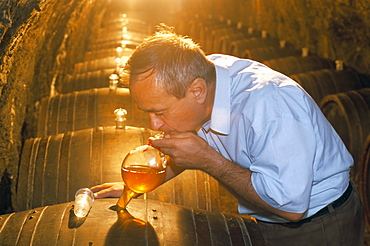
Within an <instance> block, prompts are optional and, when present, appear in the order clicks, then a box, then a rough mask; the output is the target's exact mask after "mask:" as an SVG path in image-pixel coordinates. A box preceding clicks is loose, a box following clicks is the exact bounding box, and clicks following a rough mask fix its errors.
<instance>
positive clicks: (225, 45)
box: [215, 32, 246, 55]
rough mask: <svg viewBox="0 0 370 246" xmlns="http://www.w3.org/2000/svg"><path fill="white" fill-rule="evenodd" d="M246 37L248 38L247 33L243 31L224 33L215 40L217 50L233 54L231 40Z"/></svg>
mask: <svg viewBox="0 0 370 246" xmlns="http://www.w3.org/2000/svg"><path fill="white" fill-rule="evenodd" d="M245 38H246V35H245V34H244V33H241V32H237V33H229V34H226V35H223V36H221V37H220V39H219V40H215V42H216V44H215V50H216V51H217V52H220V53H221V54H227V55H231V54H230V53H229V47H230V44H231V42H233V41H236V40H241V39H245Z"/></svg>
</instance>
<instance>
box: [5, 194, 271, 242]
mask: <svg viewBox="0 0 370 246" xmlns="http://www.w3.org/2000/svg"><path fill="white" fill-rule="evenodd" d="M116 202H117V199H112V198H107V199H98V200H96V201H94V203H93V204H92V207H91V210H90V211H89V214H88V215H87V216H86V217H85V218H80V219H79V218H77V217H75V216H74V213H73V204H74V202H69V203H62V204H57V205H53V206H44V207H40V208H36V209H32V210H27V211H21V212H15V213H11V214H5V215H0V245H134V246H137V245H176V246H182V245H183V246H189V245H222V246H228V245H230V246H231V245H235V246H236V245H238V246H239V245H253V246H260V245H264V242H263V238H262V234H261V231H260V230H259V228H258V226H257V224H256V222H255V221H254V220H253V218H251V217H248V216H243V217H241V216H232V215H227V214H221V213H212V212H207V211H204V210H200V209H194V208H188V207H183V206H178V205H174V204H169V203H163V202H159V201H154V200H142V199H133V200H132V201H131V202H130V203H129V204H128V207H127V211H121V212H116V211H114V210H113V209H112V206H114V205H115V204H116Z"/></svg>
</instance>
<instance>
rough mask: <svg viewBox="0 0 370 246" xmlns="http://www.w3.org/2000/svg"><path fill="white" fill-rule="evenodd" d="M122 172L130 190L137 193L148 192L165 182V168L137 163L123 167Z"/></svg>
mask: <svg viewBox="0 0 370 246" xmlns="http://www.w3.org/2000/svg"><path fill="white" fill-rule="evenodd" d="M121 174H122V179H123V180H124V182H125V184H126V185H127V186H128V188H130V190H132V191H134V192H136V193H146V192H149V191H152V190H154V189H155V188H157V187H158V186H159V185H160V184H161V183H162V182H163V179H164V174H165V170H164V169H156V168H150V167H148V166H140V165H135V166H128V167H123V168H122V170H121Z"/></svg>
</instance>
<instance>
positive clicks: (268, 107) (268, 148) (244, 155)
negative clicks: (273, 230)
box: [198, 54, 353, 222]
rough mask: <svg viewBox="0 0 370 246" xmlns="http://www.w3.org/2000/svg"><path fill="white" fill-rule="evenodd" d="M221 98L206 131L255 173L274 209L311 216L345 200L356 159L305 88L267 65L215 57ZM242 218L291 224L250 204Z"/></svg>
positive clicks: (210, 141) (212, 142)
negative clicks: (342, 196)
mask: <svg viewBox="0 0 370 246" xmlns="http://www.w3.org/2000/svg"><path fill="white" fill-rule="evenodd" d="M208 59H209V60H210V61H212V62H213V63H214V64H215V67H216V75H217V77H216V92H215V100H214V105H213V110H212V115H211V119H210V120H209V121H208V122H206V123H205V124H204V125H203V126H202V128H201V129H200V130H199V131H198V135H199V136H201V137H202V138H204V139H205V140H206V141H207V142H208V144H209V145H210V146H212V147H213V148H214V149H215V150H217V151H218V152H219V153H220V154H222V155H223V156H224V157H225V158H227V159H228V160H230V161H232V162H234V163H236V164H238V165H240V166H243V167H245V168H248V169H250V170H251V171H252V177H251V178H252V185H253V187H254V189H255V190H256V192H257V193H258V195H259V196H260V197H261V198H262V199H263V200H264V201H265V202H266V203H268V204H269V205H271V206H273V207H275V208H278V209H280V210H283V211H289V212H296V213H301V212H304V211H307V213H306V215H305V216H304V217H310V216H311V215H313V214H315V213H316V212H317V211H319V210H320V209H321V208H323V207H325V206H326V205H328V204H329V203H331V202H333V201H334V200H336V199H337V198H339V197H340V196H341V195H342V193H343V192H344V191H345V189H346V188H347V186H348V184H349V171H350V167H351V165H352V164H353V159H352V157H351V155H350V154H349V153H348V151H347V149H346V147H345V146H344V144H343V142H342V140H341V139H340V138H339V136H338V135H337V133H336V132H335V130H334V129H333V127H332V126H331V125H330V124H329V122H328V121H327V120H326V118H325V116H324V115H323V114H322V112H321V110H320V108H319V107H318V106H317V105H316V103H315V102H314V101H313V99H312V98H311V97H310V96H309V95H308V94H307V93H306V92H305V91H304V89H303V88H302V87H300V85H298V84H297V83H296V82H294V81H293V80H291V79H290V78H288V77H287V76H285V75H283V74H281V73H278V72H276V71H274V70H272V69H270V68H268V67H267V66H265V65H263V64H261V63H258V62H255V61H252V60H247V59H239V58H236V57H232V56H227V55H219V54H214V55H210V56H208ZM239 212H240V213H248V214H250V215H251V216H254V217H256V218H257V219H260V220H264V221H270V222H286V220H284V219H282V218H280V217H278V216H276V215H274V214H271V213H267V212H266V211H262V210H260V209H259V208H256V207H254V206H252V205H250V204H243V205H242V204H239Z"/></svg>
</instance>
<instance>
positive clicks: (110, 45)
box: [88, 39, 141, 51]
mask: <svg viewBox="0 0 370 246" xmlns="http://www.w3.org/2000/svg"><path fill="white" fill-rule="evenodd" d="M124 42H125V46H126V47H127V48H129V49H136V46H138V45H139V44H140V43H141V41H132V40H125V41H124ZM120 46H122V39H120V40H111V41H106V42H99V43H92V44H90V45H89V47H88V51H90V50H92V51H94V50H104V49H115V48H117V47H120Z"/></svg>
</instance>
